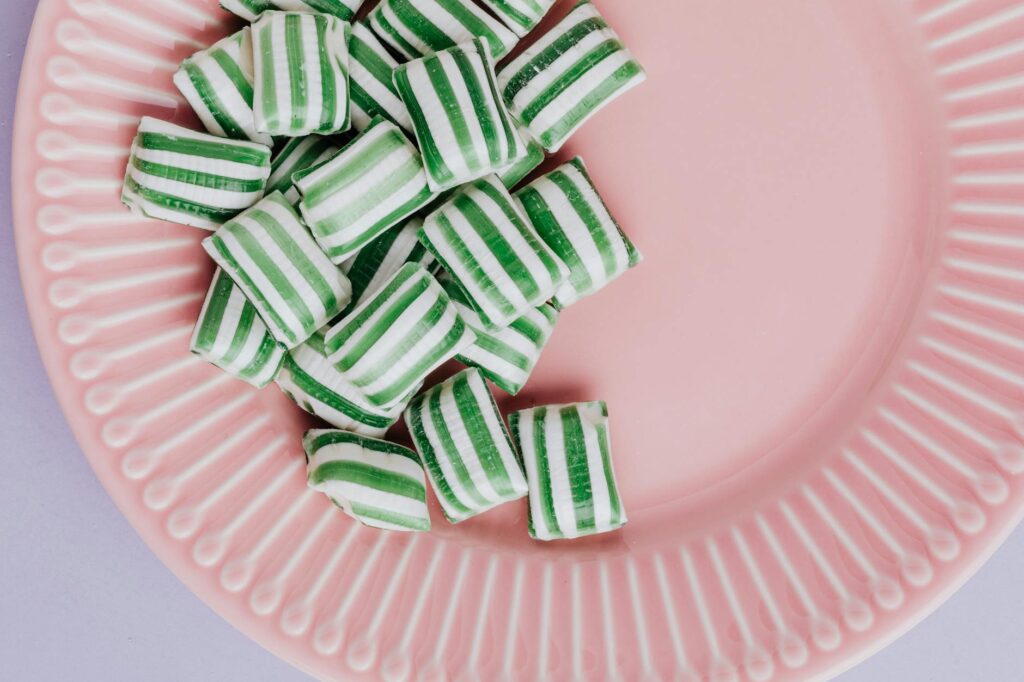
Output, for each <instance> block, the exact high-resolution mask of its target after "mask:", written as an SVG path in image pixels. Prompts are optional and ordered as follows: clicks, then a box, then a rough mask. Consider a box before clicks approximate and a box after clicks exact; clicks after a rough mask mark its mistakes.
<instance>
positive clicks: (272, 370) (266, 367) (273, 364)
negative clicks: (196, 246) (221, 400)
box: [189, 268, 285, 388]
mask: <svg viewBox="0 0 1024 682" xmlns="http://www.w3.org/2000/svg"><path fill="white" fill-rule="evenodd" d="M189 350H191V351H192V352H193V353H195V354H196V355H198V356H199V357H201V358H203V359H204V360H206V361H207V362H209V363H210V364H212V365H215V366H217V367H220V368H221V369H222V370H224V371H225V372H227V373H228V374H231V375H232V376H235V377H238V378H239V379H241V380H242V381H245V382H247V383H250V384H252V385H253V386H255V387H257V388H262V387H263V386H266V385H267V384H269V383H270V382H271V381H272V380H273V379H274V377H275V376H276V375H277V370H278V368H279V367H280V366H281V362H282V361H283V360H284V356H285V350H284V347H283V346H281V344H279V343H278V342H277V341H275V340H274V338H273V337H272V336H271V335H270V333H269V332H268V331H267V326H266V325H265V324H263V320H261V319H260V316H259V314H257V312H256V308H255V306H253V304H251V303H249V301H248V300H247V299H246V298H245V294H243V293H242V290H241V289H239V288H238V287H237V286H236V285H235V283H234V282H232V281H231V278H230V277H228V276H227V275H226V274H225V273H224V271H223V270H221V269H220V268H217V271H216V272H215V273H214V274H213V281H212V282H211V284H210V290H209V292H207V294H206V301H205V302H204V303H203V309H202V312H200V313H199V321H198V322H197V323H196V326H195V330H194V331H193V332H192V341H191V343H190V344H189Z"/></svg>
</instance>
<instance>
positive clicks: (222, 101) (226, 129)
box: [174, 27, 273, 146]
mask: <svg viewBox="0 0 1024 682" xmlns="http://www.w3.org/2000/svg"><path fill="white" fill-rule="evenodd" d="M174 85H175V86H176V87H177V88H178V90H179V91H180V92H181V94H182V95H183V96H184V97H185V99H186V100H187V101H188V103H189V104H190V105H191V106H192V109H193V110H194V111H195V112H196V115H197V116H198V117H199V120H200V121H202V123H203V126H205V127H206V129H207V130H208V131H209V132H210V133H212V134H214V135H219V136H221V137H230V138H233V139H237V140H251V141H253V142H259V143H260V144H265V145H268V146H269V145H270V144H271V143H272V142H273V140H272V139H271V137H270V135H266V134H264V133H259V132H257V131H256V124H255V121H254V120H253V109H252V106H253V66H252V36H251V31H250V29H249V28H248V27H246V28H243V29H242V30H241V31H239V32H238V33H235V34H234V35H231V36H228V37H227V38H224V39H223V40H221V41H219V42H217V43H214V44H213V45H211V46H210V47H208V48H206V49H205V50H201V51H199V52H196V53H195V54H193V55H192V56H191V57H188V58H187V59H185V61H183V62H182V63H181V68H179V69H178V71H177V72H176V73H175V74H174Z"/></svg>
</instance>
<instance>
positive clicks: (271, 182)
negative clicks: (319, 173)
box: [267, 135, 341, 205]
mask: <svg viewBox="0 0 1024 682" xmlns="http://www.w3.org/2000/svg"><path fill="white" fill-rule="evenodd" d="M339 151H341V147H340V146H339V145H338V144H337V143H336V141H335V139H334V138H332V137H322V136H320V135H310V136H308V137H292V138H289V139H288V140H287V141H286V142H285V143H284V144H283V145H282V146H281V148H280V149H278V150H277V151H276V152H275V153H274V158H273V159H272V160H271V162H270V178H269V179H268V180H267V194H270V193H272V192H281V193H282V194H283V195H284V198H285V199H287V200H288V203H290V204H292V205H294V204H296V203H298V201H299V199H300V198H301V197H300V195H299V190H297V189H296V188H295V185H294V184H292V176H293V175H294V174H295V173H297V172H299V171H304V170H308V169H310V168H313V167H315V166H318V165H320V164H322V163H323V162H324V161H327V160H328V159H330V158H331V157H333V156H334V155H335V154H337V153H338V152H339Z"/></svg>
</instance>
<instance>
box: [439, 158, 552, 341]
mask: <svg viewBox="0 0 1024 682" xmlns="http://www.w3.org/2000/svg"><path fill="white" fill-rule="evenodd" d="M420 240H421V241H422V242H423V243H424V244H425V245H426V246H427V248H428V249H430V252H431V253H433V254H434V257H435V258H437V260H438V261H439V262H440V263H441V265H442V266H444V268H445V270H447V271H448V272H449V273H450V274H451V275H452V277H453V278H454V279H455V281H457V282H458V283H459V285H460V286H461V287H462V288H463V289H464V290H465V292H466V295H467V296H468V298H469V301H470V303H471V304H472V306H473V309H474V310H476V311H477V312H478V313H479V315H480V318H481V320H482V324H483V325H484V328H485V329H487V330H494V329H501V328H503V327H506V326H508V325H509V324H510V323H512V322H513V321H514V320H517V319H519V318H520V317H522V316H523V315H525V314H526V313H527V312H528V311H529V310H531V309H533V308H536V307H537V306H539V305H541V304H542V303H544V302H546V301H547V300H548V299H549V298H551V296H553V295H554V293H555V292H556V291H558V289H559V287H561V286H562V283H563V282H565V279H566V277H567V275H568V272H569V271H568V268H566V266H565V264H564V263H562V261H561V260H560V259H559V258H558V256H556V255H555V254H554V253H553V252H552V251H551V249H549V248H548V247H547V245H545V244H544V242H543V241H542V240H541V238H540V237H539V236H538V235H537V233H536V232H535V231H534V229H533V228H532V227H530V225H529V224H528V223H527V221H526V219H525V218H524V217H523V216H522V214H521V213H520V211H519V207H518V206H517V205H516V203H515V201H514V200H513V199H512V197H511V196H510V195H509V193H508V190H507V189H505V186H504V185H502V184H501V181H500V180H498V178H497V177H495V176H493V175H492V176H490V177H489V178H483V179H481V180H477V181H476V182H474V183H472V184H470V185H467V186H466V187H464V188H462V189H461V190H460V191H459V192H457V193H456V194H455V196H454V197H452V199H450V200H449V201H448V203H447V204H445V205H444V206H442V207H440V208H439V209H437V210H436V211H434V212H433V213H431V214H430V215H429V216H427V218H426V219H425V220H424V222H423V229H422V230H421V231H420Z"/></svg>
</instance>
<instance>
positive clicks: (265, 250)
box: [203, 192, 351, 348]
mask: <svg viewBox="0 0 1024 682" xmlns="http://www.w3.org/2000/svg"><path fill="white" fill-rule="evenodd" d="M203 248H205V249H206V251H207V253H209V254H210V256H211V257H212V258H213V259H214V260H215V261H216V262H217V264H218V265H220V266H221V267H222V268H224V270H225V272H227V274H228V275H229V276H230V277H231V279H233V280H234V281H235V283H236V284H237V285H238V286H239V287H241V289H242V291H243V292H245V295H246V297H247V298H248V299H249V300H250V301H251V302H252V303H253V305H255V306H256V309H257V310H258V311H259V313H260V316H261V317H262V318H263V321H264V322H265V323H266V324H267V326H268V327H269V328H270V332H271V334H272V335H273V336H274V338H275V339H277V340H278V341H280V342H281V343H282V344H284V345H285V346H286V347H288V348H294V347H295V346H297V345H299V344H300V343H302V342H303V341H305V340H306V339H308V338H309V337H310V336H311V335H312V334H313V333H314V332H315V331H316V330H318V329H320V328H321V327H323V326H324V325H325V324H327V322H328V321H330V320H331V318H333V317H334V316H335V315H336V314H337V313H338V312H339V311H340V310H341V309H342V308H343V307H344V306H345V305H346V304H347V303H348V301H349V298H350V296H351V285H350V284H349V281H348V278H346V277H345V275H344V274H343V273H342V272H341V271H340V270H339V269H338V268H337V267H336V266H334V265H333V264H332V263H331V262H330V261H329V260H328V259H327V257H326V256H324V254H323V252H321V251H320V248H319V247H318V246H317V245H316V243H315V242H314V241H313V239H312V237H311V236H310V234H309V232H308V231H307V230H306V227H305V226H304V225H303V224H302V222H301V221H300V219H299V216H298V214H296V212H295V209H294V208H292V206H291V204H289V203H288V201H287V200H286V199H285V198H284V196H282V195H281V193H280V192H275V193H274V194H271V195H270V196H268V197H266V198H265V199H264V200H263V201H261V202H260V203H258V204H256V205H255V206H253V207H252V208H250V209H249V210H248V211H246V212H245V213H243V214H241V215H239V216H237V217H236V218H234V219H233V220H231V221H230V222H229V223H227V224H225V225H224V226H223V227H221V228H220V229H219V230H218V231H217V232H216V233H214V234H213V235H212V236H210V237H207V238H206V239H204V240H203Z"/></svg>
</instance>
